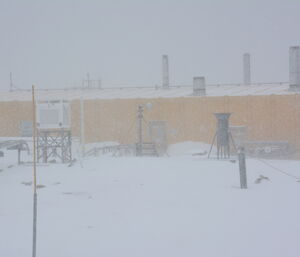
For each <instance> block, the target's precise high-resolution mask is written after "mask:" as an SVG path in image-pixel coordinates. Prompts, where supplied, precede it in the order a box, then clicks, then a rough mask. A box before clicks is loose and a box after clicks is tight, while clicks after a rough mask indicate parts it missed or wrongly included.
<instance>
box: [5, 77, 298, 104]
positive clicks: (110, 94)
mask: <svg viewBox="0 0 300 257" xmlns="http://www.w3.org/2000/svg"><path fill="white" fill-rule="evenodd" d="M36 92H37V93H36V94H37V98H38V99H40V100H54V99H65V100H75V99H80V98H81V97H83V98H84V99H133V98H176V97H195V96H193V87H192V86H171V87H170V88H169V89H163V88H161V87H118V88H116V87H114V88H102V89H87V88H86V89H74V88H69V89H40V90H38V89H37V91H36ZM290 94H295V92H293V91H290V90H289V84H288V83H287V82H282V83H259V84H252V85H242V84H220V85H207V86H206V96H208V97H210V96H243V95H290ZM198 97H199V96H198ZM200 97H201V96H200ZM30 100H31V90H16V91H12V92H0V102H7V101H30Z"/></svg>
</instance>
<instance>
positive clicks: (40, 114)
mask: <svg viewBox="0 0 300 257" xmlns="http://www.w3.org/2000/svg"><path fill="white" fill-rule="evenodd" d="M36 110H37V115H36V117H37V124H36V125H37V156H38V162H40V161H42V162H45V163H47V162H49V161H51V162H56V161H60V162H63V163H66V162H71V161H72V151H71V146H72V138H71V129H70V128H71V122H70V104H69V102H68V101H65V100H50V101H39V102H38V103H37V108H36Z"/></svg>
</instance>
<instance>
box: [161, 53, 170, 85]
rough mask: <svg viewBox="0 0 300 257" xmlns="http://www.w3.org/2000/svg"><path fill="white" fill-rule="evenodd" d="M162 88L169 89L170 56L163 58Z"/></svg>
mask: <svg viewBox="0 0 300 257" xmlns="http://www.w3.org/2000/svg"><path fill="white" fill-rule="evenodd" d="M162 87H163V88H165V89H168V88H169V58H168V55H163V56H162Z"/></svg>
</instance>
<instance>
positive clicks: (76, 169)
mask: <svg viewBox="0 0 300 257" xmlns="http://www.w3.org/2000/svg"><path fill="white" fill-rule="evenodd" d="M188 144H189V145H187V144H186V145H182V146H181V147H179V146H178V145H177V146H173V147H172V148H171V149H169V150H170V151H169V155H170V157H163V158H135V157H119V158H115V157H109V156H103V157H98V158H87V159H84V160H83V161H82V165H80V163H79V162H76V163H75V164H74V165H73V166H71V167H68V165H64V164H51V165H48V166H46V165H40V166H38V184H39V185H43V186H44V187H42V188H40V189H38V240H37V256H43V257H53V256H55V257H83V256H84V257H98V256H105V257H200V256H203V257H210V256H215V257H229V256H230V257H231V256H236V257H260V256H261V257H275V256H278V257H279V256H280V257H282V256H285V257H291V256H294V257H298V256H300V247H299V242H300V241H299V240H300V205H299V196H300V183H299V179H297V178H295V177H291V176H287V175H285V174H283V173H281V172H279V171H278V170H276V169H274V168H272V167H270V166H268V165H266V164H264V163H263V162H261V161H258V160H255V159H248V160H247V175H248V187H249V188H248V189H247V190H241V189H240V188H239V172H238V163H237V162H235V163H234V162H230V161H217V160H207V158H205V157H203V156H201V155H193V154H194V153H198V152H202V151H199V150H198V148H197V150H195V151H192V149H191V148H192V147H194V146H197V144H195V145H194V144H193V143H188ZM176 149H177V150H176ZM205 150H206V149H205ZM14 154H15V153H13V152H10V153H9V154H8V155H9V156H10V157H11V158H7V157H4V158H1V159H0V166H1V167H0V168H1V171H0V256H1V257H20V256H31V244H32V193H33V190H32V186H30V185H29V184H30V182H31V181H32V166H28V165H21V166H16V165H15V166H13V167H11V166H10V164H11V163H16V158H14V157H15V156H13V155H14ZM8 160H9V161H8ZM9 162H10V164H9ZM268 163H269V164H271V165H272V166H274V167H275V168H279V169H281V170H283V171H285V172H288V174H291V175H293V176H296V177H300V169H299V168H300V162H299V161H275V160H273V161H271V160H268ZM260 175H263V176H265V177H267V178H268V179H269V180H268V179H262V180H261V181H260V183H255V181H256V179H257V178H259V177H260Z"/></svg>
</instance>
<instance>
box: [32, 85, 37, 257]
mask: <svg viewBox="0 0 300 257" xmlns="http://www.w3.org/2000/svg"><path fill="white" fill-rule="evenodd" d="M32 112H33V117H32V118H33V122H32V127H33V133H32V138H33V238H32V257H36V225H37V192H36V108H35V95H34V85H33V86H32Z"/></svg>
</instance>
